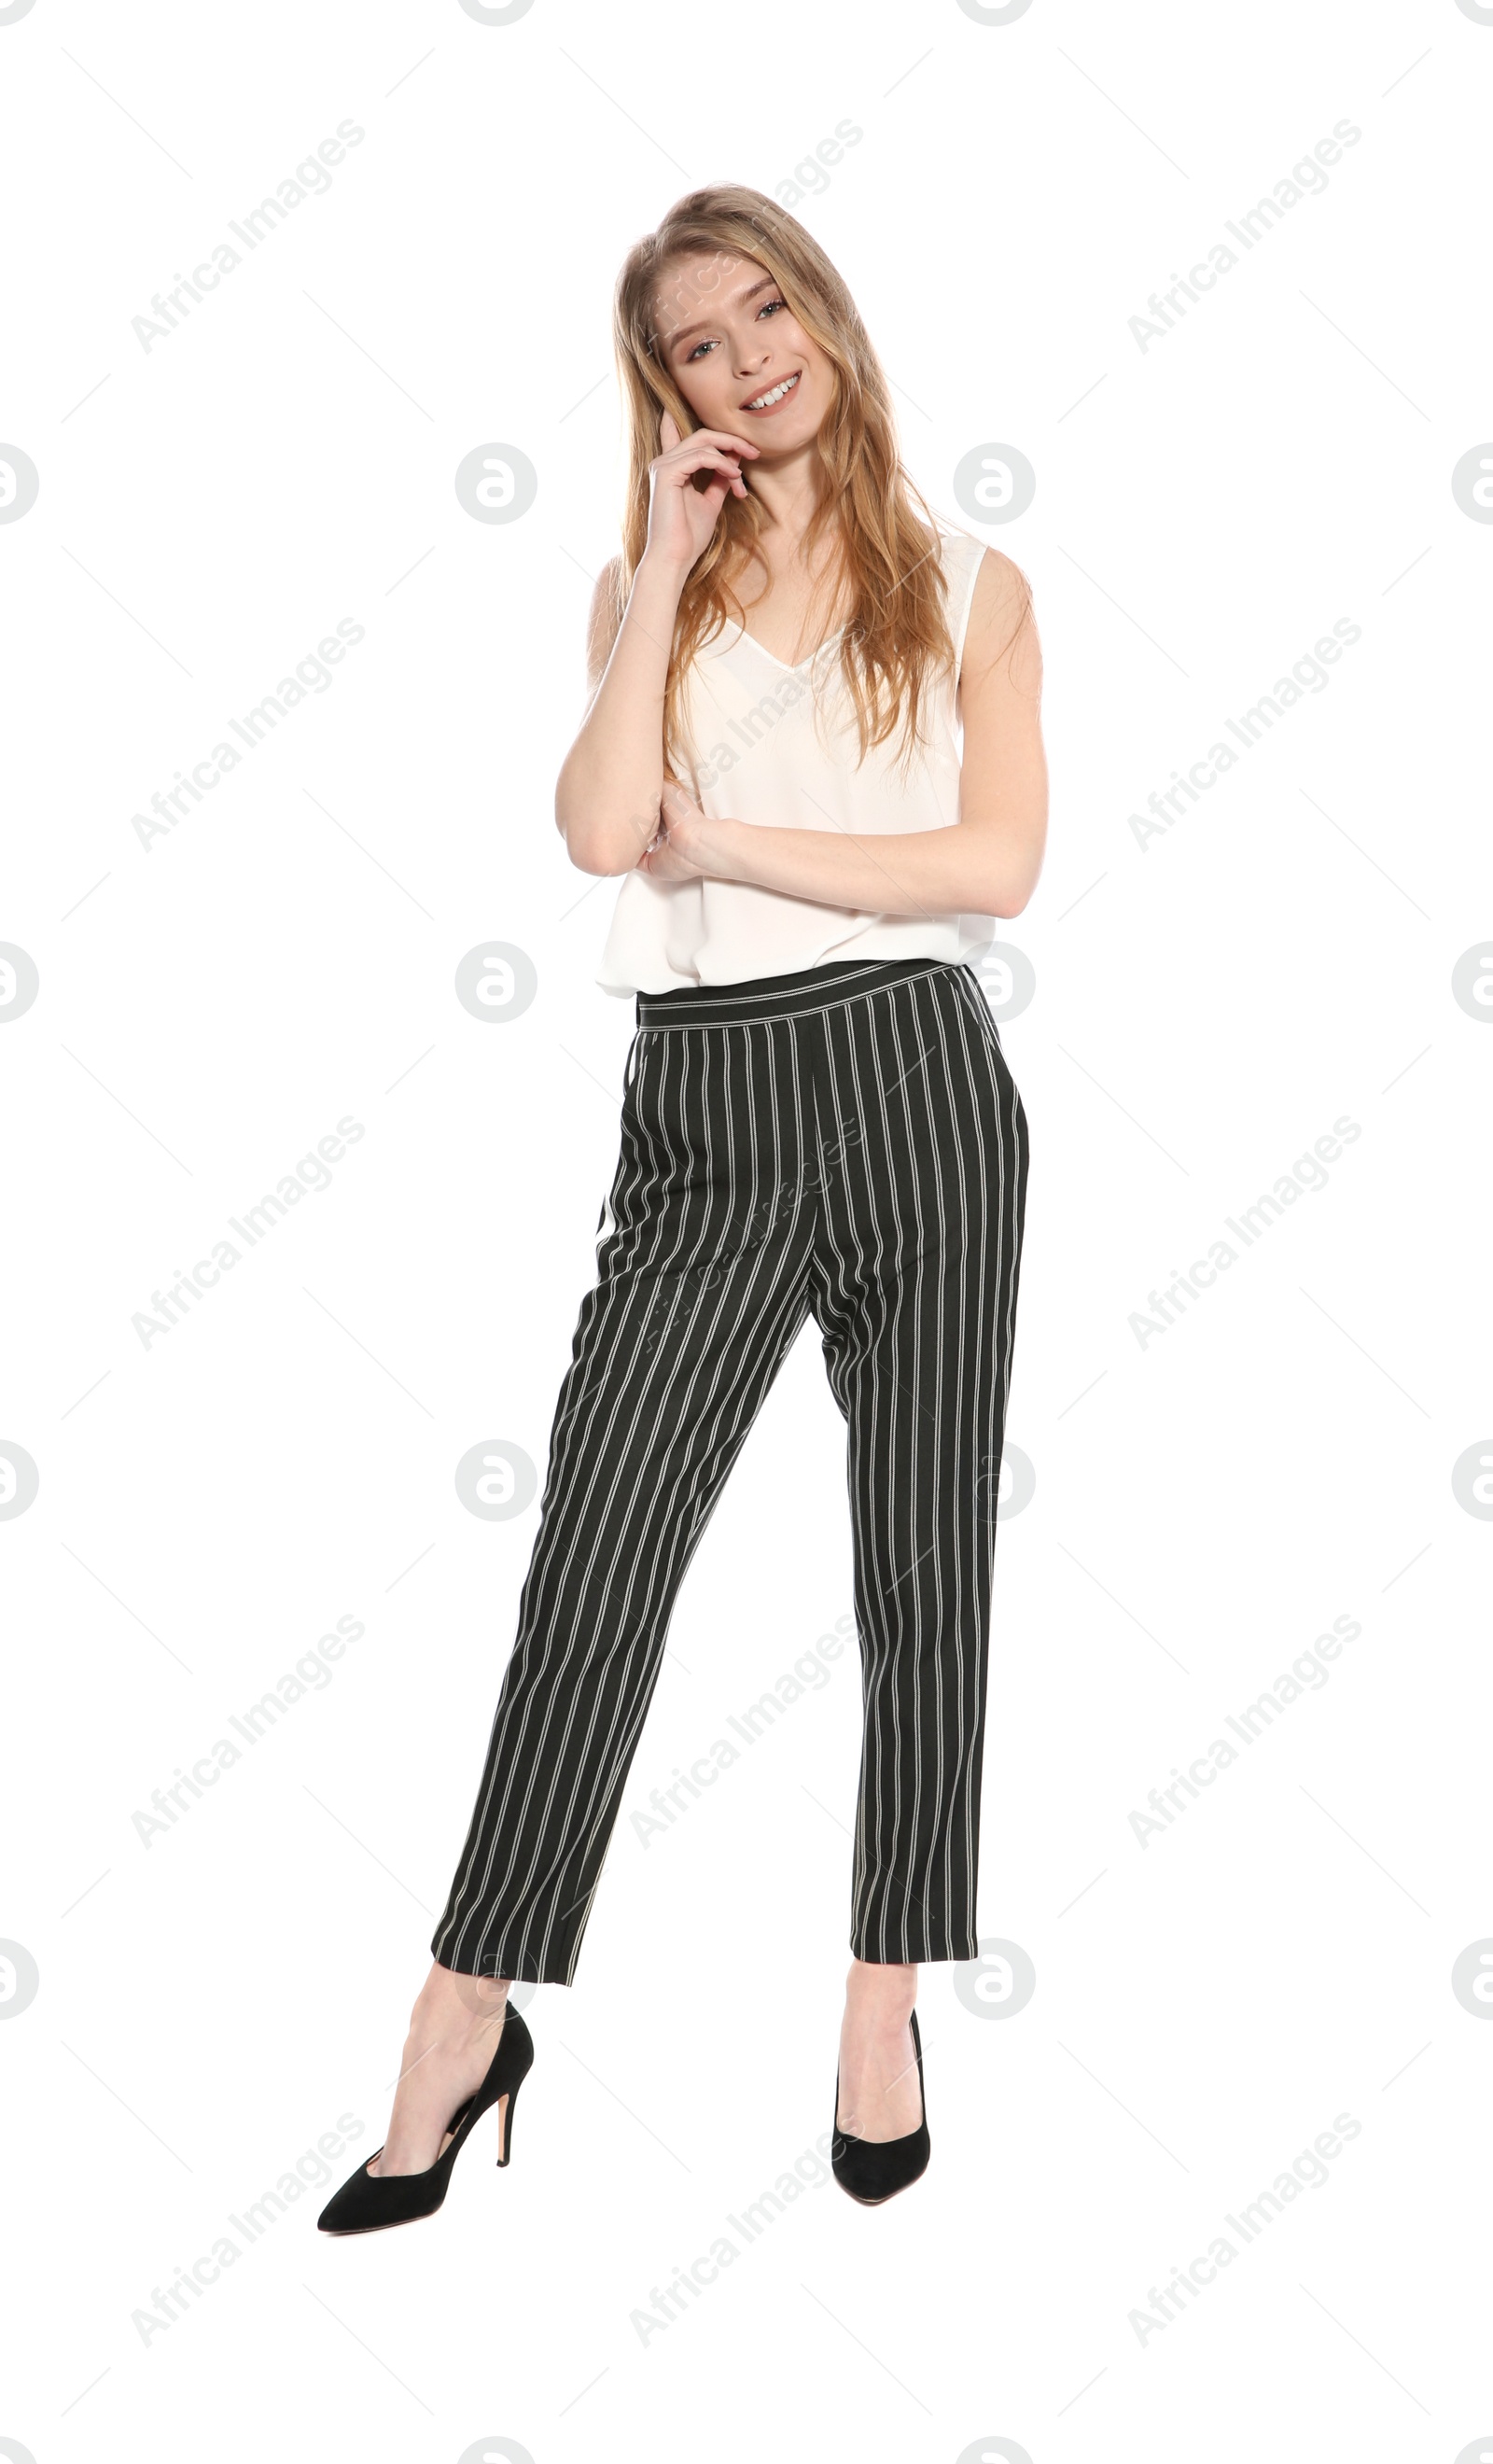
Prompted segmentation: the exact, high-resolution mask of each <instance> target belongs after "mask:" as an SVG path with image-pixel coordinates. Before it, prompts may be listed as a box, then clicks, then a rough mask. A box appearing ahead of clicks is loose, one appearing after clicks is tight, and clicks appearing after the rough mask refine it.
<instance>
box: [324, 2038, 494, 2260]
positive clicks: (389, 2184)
mask: <svg viewBox="0 0 1493 2464" xmlns="http://www.w3.org/2000/svg"><path fill="white" fill-rule="evenodd" d="M533 2060H534V2039H533V2037H532V2036H531V2035H530V2034H529V2031H528V2029H527V2028H526V2027H525V2025H524V2022H523V2018H522V2014H521V2013H519V2012H517V2011H515V2010H513V2009H512V2008H509V2009H507V2010H505V2011H504V2013H503V2026H502V2032H501V2034H500V2035H499V2036H498V2040H497V2050H496V2052H495V2053H494V2056H493V2059H492V2061H491V2062H490V2063H489V2065H488V2072H487V2077H486V2078H485V2079H484V2080H483V2082H482V2084H481V2086H480V2087H479V2088H478V2089H477V2090H476V2092H475V2094H474V2095H472V2096H470V2097H469V2098H468V2099H467V2101H466V2103H465V2104H462V2105H458V2106H457V2108H456V2111H455V2112H454V2113H453V2114H452V2115H451V2118H450V2122H449V2123H447V2125H446V2127H447V2129H448V2130H449V2131H450V2134H451V2136H450V2142H449V2144H448V2145H447V2146H445V2147H444V2148H443V2149H442V2151H441V2153H440V2155H439V2156H437V2158H436V2160H435V2163H434V2164H433V2165H431V2166H430V2167H428V2169H427V2170H426V2171H425V2172H424V2173H389V2174H386V2175H385V2174H380V2173H370V2172H369V2170H368V2166H369V2165H371V2164H372V2163H373V2162H374V2157H377V2156H382V2155H383V2153H384V2150H383V2148H382V2147H378V2148H375V2150H374V2154H373V2156H370V2157H369V2158H368V2160H367V2163H366V2164H363V2165H360V2166H359V2167H358V2170H357V2172H356V2173H351V2174H349V2175H348V2178H347V2180H346V2181H345V2182H344V2183H343V2184H342V2187H341V2189H340V2190H338V2191H337V2192H336V2193H335V2194H334V2196H333V2197H332V2198H330V2199H329V2200H328V2201H327V2204H326V2206H325V2207H324V2208H323V2209H322V2211H321V2213H320V2214H319V2215H318V2218H317V2226H318V2231H319V2232H321V2233H378V2232H380V2231H381V2230H382V2228H383V2227H384V2225H407V2224H412V2223H413V2222H414V2220H415V2219H416V2217H418V2216H433V2215H434V2213H435V2211H436V2209H437V2208H438V2207H439V2206H440V2204H441V2202H442V2200H443V2199H444V2198H445V2196H446V2192H447V2189H448V2188H449V2186H450V2178H451V2167H452V2166H453V2165H454V2164H455V2162H456V2159H457V2157H458V2156H459V2155H460V2154H461V2151H462V2149H463V2148H464V2147H465V2145H466V2144H467V2142H468V2140H469V2139H470V2138H471V2136H472V2125H473V2123H476V2122H479V2121H480V2120H481V2118H482V2116H483V2114H484V2113H486V2111H487V2110H488V2107H489V2106H490V2105H493V2104H495V2105H497V2106H498V2107H499V2108H500V2122H501V2126H502V2141H501V2146H500V2152H499V2155H498V2159H497V2161H498V2163H499V2165H506V2164H507V2162H508V2159H509V2157H510V2155H511V2154H512V2153H513V2145H514V2106H515V2105H516V2103H517V2101H518V2090H519V2087H520V2085H521V2084H522V2082H523V2080H524V2079H527V2077H528V2075H529V2070H530V2066H531V2064H532V2063H533ZM505 2099H506V2103H505V2101H504V2100H505Z"/></svg>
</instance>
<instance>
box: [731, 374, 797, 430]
mask: <svg viewBox="0 0 1493 2464" xmlns="http://www.w3.org/2000/svg"><path fill="white" fill-rule="evenodd" d="M802 373H803V371H802V369H801V368H795V370H794V372H793V374H792V376H791V377H784V378H783V379H782V382H781V383H780V384H779V385H770V386H769V387H768V389H767V391H766V393H759V394H757V396H756V398H755V400H753V401H751V402H744V403H743V404H742V406H741V407H742V409H743V410H751V411H755V412H756V414H757V417H758V418H759V419H766V418H768V417H770V416H771V414H772V413H773V412H774V411H775V410H776V409H777V408H778V406H779V403H783V402H786V401H787V399H788V396H789V395H790V394H791V393H792V391H793V389H794V387H795V385H797V384H798V382H799V379H800V377H801V375H802Z"/></svg>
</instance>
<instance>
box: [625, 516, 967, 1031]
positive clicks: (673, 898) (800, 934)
mask: <svg viewBox="0 0 1493 2464" xmlns="http://www.w3.org/2000/svg"><path fill="white" fill-rule="evenodd" d="M939 527H940V539H941V552H942V556H943V560H944V570H945V572H946V574H947V576H948V599H947V603H946V604H947V613H948V620H949V629H950V631H951V633H952V634H953V637H954V645H955V671H954V674H953V676H951V677H944V678H942V679H939V680H937V682H936V685H935V690H934V691H933V693H932V694H931V695H930V696H929V698H928V700H927V701H925V704H924V718H923V726H924V729H925V733H926V735H927V737H928V739H929V740H928V741H927V742H926V743H925V744H923V745H922V746H920V747H919V748H918V749H917V751H916V752H915V754H914V756H913V759H912V762H911V767H910V768H909V769H907V770H906V771H903V772H899V770H898V768H897V766H896V762H897V754H898V751H899V737H897V736H896V735H893V737H891V738H890V739H889V741H888V742H887V743H885V744H881V745H878V746H876V747H875V748H874V750H872V751H870V752H868V753H867V756H866V759H865V760H864V762H862V763H861V764H860V766H859V767H857V766H856V756H857V752H858V750H859V747H858V743H857V739H856V734H855V709H854V704H853V702H852V701H851V700H850V697H849V694H848V693H847V691H846V689H845V679H844V677H843V675H842V673H841V671H840V661H839V650H840V634H841V633H843V632H844V630H845V627H843V626H842V627H841V628H840V632H839V633H835V634H832V635H831V637H830V639H829V640H828V641H827V642H825V643H823V644H822V645H821V647H820V649H818V650H817V651H816V652H815V654H814V656H813V657H812V658H809V659H802V660H801V661H800V662H799V665H798V666H797V667H794V668H790V667H786V666H785V665H784V664H783V662H782V660H781V659H779V658H775V657H774V655H773V653H772V651H771V650H768V649H763V647H762V645H761V643H760V642H757V641H754V640H753V638H752V636H751V634H750V633H748V632H747V631H746V630H745V628H744V627H742V626H740V625H737V624H736V622H735V621H734V620H733V619H732V618H730V617H728V618H727V619H726V620H725V622H724V625H723V627H722V630H721V631H720V632H719V633H718V634H717V635H716V636H715V639H714V642H712V644H711V645H710V647H709V648H708V649H705V650H702V651H700V652H698V653H697V654H696V657H695V659H694V662H693V664H692V667H691V669H690V670H689V671H688V673H687V674H686V676H685V678H684V681H683V686H682V690H681V701H680V732H681V737H682V752H683V754H684V756H685V760H684V766H683V767H682V768H681V769H680V771H679V772H678V774H677V775H678V776H679V779H680V783H681V784H682V785H683V786H684V787H686V788H688V790H689V792H690V794H691V796H692V798H693V799H694V802H695V803H697V804H698V805H699V807H700V810H701V811H702V812H703V813H707V814H709V815H710V816H711V817H712V819H713V820H726V819H734V820H736V821H738V822H751V823H757V824H761V825H767V826H769V827H777V828H779V829H801V830H833V829H843V830H846V831H850V832H852V833H853V834H854V835H855V836H856V837H861V838H868V837H870V836H872V835H873V834H875V833H878V832H880V833H883V834H886V833H889V832H895V831H904V830H906V831H911V830H936V829H944V828H947V827H949V826H950V825H952V824H953V823H955V822H956V821H957V820H958V818H959V769H960V753H961V737H960V731H959V727H958V721H957V716H956V707H955V688H956V684H957V678H958V671H959V667H960V665H961V663H962V659H963V651H964V637H965V634H966V632H967V631H968V629H969V619H970V605H971V602H972V601H973V599H974V595H975V580H976V576H977V573H978V570H979V561H980V558H981V556H982V555H983V554H984V542H983V540H981V539H975V538H973V537H972V536H971V535H970V534H969V533H968V532H965V531H957V530H954V529H952V528H950V527H948V526H947V525H944V524H942V523H940V526H939ZM816 709H817V710H818V711H819V713H820V719H819V725H818V728H816V725H815V712H816ZM995 935H996V919H995V917H994V916H990V915H895V914H892V915H887V914H877V913H872V912H869V911H863V910H861V909H858V908H851V907H827V906H822V905H820V904H819V902H818V901H817V900H814V899H808V898H795V897H791V896H789V895H788V894H787V893H786V892H784V891H777V890H759V889H757V888H756V887H755V886H754V885H752V884H750V883H745V882H735V881H655V880H652V879H650V877H649V876H648V874H647V873H645V872H628V873H626V874H625V875H624V876H623V881H622V886H621V889H620V890H619V891H618V895H617V903H616V906H615V908H614V910H613V913H612V923H611V930H610V932H609V934H608V935H607V939H606V946H605V948H604V951H603V954H602V963H601V967H600V969H599V970H598V973H597V976H596V981H597V982H598V983H599V984H600V985H601V986H602V987H603V988H604V991H606V992H610V993H626V994H631V993H636V992H645V993H661V992H671V991H674V990H676V989H677V988H678V987H680V986H682V985H686V984H735V983H742V982H746V981H748V980H750V979H752V978H754V977H758V976H779V975H789V974H792V973H793V972H795V971H796V970H798V969H800V968H805V967H812V966H816V965H819V964H821V963H827V962H829V961H831V960H836V959H860V958H867V959H868V958H947V959H954V960H960V959H967V958H973V957H977V956H978V954H979V953H980V952H981V951H983V950H985V949H988V948H989V946H990V944H991V942H992V941H993V940H994V938H995Z"/></svg>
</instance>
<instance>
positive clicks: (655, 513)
mask: <svg viewBox="0 0 1493 2464" xmlns="http://www.w3.org/2000/svg"><path fill="white" fill-rule="evenodd" d="M659 438H660V444H661V451H660V452H659V455H658V458H657V460H656V461H653V462H650V463H649V464H648V544H647V548H646V550H645V554H647V555H649V556H656V557H657V558H658V559H659V560H660V561H662V562H664V563H666V564H670V565H673V566H676V567H677V568H678V569H679V570H680V571H681V572H682V573H688V572H689V570H690V567H691V566H692V564H693V562H694V561H695V559H696V557H698V556H700V555H701V554H702V553H703V552H704V550H705V548H706V547H707V546H708V545H709V544H710V539H711V534H712V532H713V531H714V528H715V522H716V517H717V516H718V515H719V513H720V509H721V507H722V505H723V504H724V503H725V501H726V498H727V497H728V496H730V495H736V496H745V495H746V492H747V491H746V482H745V480H744V479H743V478H742V476H741V457H742V455H743V454H744V453H756V452H757V450H758V449H757V446H755V445H754V444H753V443H752V442H751V440H750V438H748V437H745V436H732V435H730V434H729V433H728V432H727V430H726V429H720V428H697V429H695V431H694V433H693V435H692V436H687V437H684V438H683V439H681V437H680V434H679V429H678V427H677V425H676V423H675V422H674V420H673V419H672V418H670V414H669V412H668V411H667V410H666V411H665V412H664V413H663V414H662V416H661V418H660V421H659ZM697 471H708V472H710V473H711V477H710V479H709V480H708V481H707V483H706V485H705V486H704V487H703V488H697V487H696V486H695V484H694V473H696V472H697Z"/></svg>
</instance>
